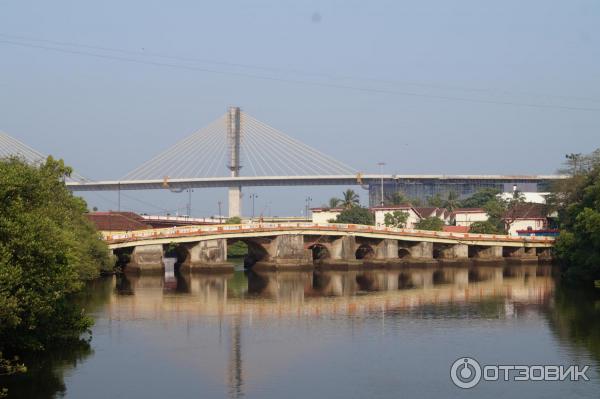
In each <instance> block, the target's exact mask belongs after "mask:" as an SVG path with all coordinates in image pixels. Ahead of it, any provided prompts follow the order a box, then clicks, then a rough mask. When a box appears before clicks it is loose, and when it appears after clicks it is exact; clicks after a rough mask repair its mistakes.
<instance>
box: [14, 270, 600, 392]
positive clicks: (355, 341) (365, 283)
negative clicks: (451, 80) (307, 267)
mask: <svg viewBox="0 0 600 399" xmlns="http://www.w3.org/2000/svg"><path fill="white" fill-rule="evenodd" d="M81 301H82V302H83V303H84V305H85V307H86V309H87V311H88V312H89V313H90V314H91V315H92V316H93V318H94V319H95V325H94V327H93V329H92V332H91V336H90V337H89V338H90V339H89V342H82V343H81V344H80V345H78V346H75V347H69V348H63V349H61V350H55V351H52V352H51V353H49V354H47V355H44V356H43V357H41V358H38V359H29V368H30V372H29V373H27V374H24V375H21V376H18V377H16V378H14V377H13V378H11V379H10V380H9V381H7V382H3V384H4V385H6V386H8V387H9V389H10V391H9V392H10V397H25V398H51V397H66V398H113V399H114V398H242V397H244V398H277V399H280V398H328V399H333V398H344V399H347V398H399V397H425V398H454V397H473V398H474V397H478V398H479V397H497V398H502V397H506V398H513V397H540V398H541V397H544V398H565V397H568V398H584V397H589V398H592V397H593V398H597V397H598V395H599V392H600V378H599V377H600V375H599V371H600V296H599V295H597V293H595V292H583V291H581V290H570V289H568V288H565V287H563V286H562V285H561V284H560V283H559V282H558V281H557V278H556V273H555V272H554V271H553V269H552V268H551V267H550V266H543V265H517V266H510V267H508V266H502V265H489V266H480V267H473V266H471V267H460V266H456V267H444V268H438V269H436V268H427V267H416V266H415V267H404V268H402V269H400V270H376V269H373V270H368V271H314V272H291V271H290V272H260V273H253V272H245V271H243V270H241V268H240V267H237V268H236V271H235V272H234V273H229V274H194V275H179V274H177V273H166V274H165V275H164V276H141V277H138V276H112V277H108V278H102V279H100V280H97V281H94V282H92V283H90V284H89V286H88V289H87V290H86V292H85V295H84V296H83V298H81ZM464 356H469V357H471V358H473V359H476V360H477V361H478V362H479V363H481V364H482V365H494V364H500V365H537V364H540V365H571V364H574V365H580V366H583V365H589V366H590V368H589V370H588V371H587V376H588V377H589V378H590V381H587V382H582V381H578V382H571V381H568V382H558V381H553V382H515V381H509V382H504V381H481V382H480V383H479V384H478V385H477V386H476V387H474V388H471V389H461V388H458V387H456V386H455V385H453V383H452V381H451V379H450V367H451V365H452V363H453V362H454V361H455V360H456V359H458V358H460V357H464Z"/></svg>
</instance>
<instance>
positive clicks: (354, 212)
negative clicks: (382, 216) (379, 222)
mask: <svg viewBox="0 0 600 399" xmlns="http://www.w3.org/2000/svg"><path fill="white" fill-rule="evenodd" d="M335 223H350V224H366V225H374V224H375V216H373V214H372V213H371V211H369V210H368V209H367V208H363V207H360V206H354V207H352V208H349V209H345V210H343V211H342V212H341V213H340V214H339V215H337V217H336V218H335Z"/></svg>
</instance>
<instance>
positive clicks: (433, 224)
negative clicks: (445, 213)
mask: <svg viewBox="0 0 600 399" xmlns="http://www.w3.org/2000/svg"><path fill="white" fill-rule="evenodd" d="M415 229H419V230H432V231H442V230H443V229H444V221H443V220H442V219H440V218H438V217H435V216H429V217H427V218H425V219H421V220H419V221H418V222H417V223H416V224H415Z"/></svg>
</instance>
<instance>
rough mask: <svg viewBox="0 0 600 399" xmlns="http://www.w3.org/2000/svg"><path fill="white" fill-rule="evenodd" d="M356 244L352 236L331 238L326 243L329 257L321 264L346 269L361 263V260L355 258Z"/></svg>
mask: <svg viewBox="0 0 600 399" xmlns="http://www.w3.org/2000/svg"><path fill="white" fill-rule="evenodd" d="M357 246H358V244H356V238H355V237H354V236H342V237H339V238H336V239H334V240H332V241H331V242H330V243H329V244H328V245H327V249H328V250H329V258H328V259H325V260H324V261H323V265H324V266H325V267H332V268H336V269H337V268H345V269H347V268H353V267H356V266H358V265H362V261H360V260H357V259H356V249H357Z"/></svg>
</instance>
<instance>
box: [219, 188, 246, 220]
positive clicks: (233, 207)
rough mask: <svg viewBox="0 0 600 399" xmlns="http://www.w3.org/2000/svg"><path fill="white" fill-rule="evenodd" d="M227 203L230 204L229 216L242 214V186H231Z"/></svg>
mask: <svg viewBox="0 0 600 399" xmlns="http://www.w3.org/2000/svg"><path fill="white" fill-rule="evenodd" d="M227 205H228V206H229V212H228V215H227V216H228V217H234V216H238V217H241V216H242V188H241V187H240V186H235V187H229V191H228V198H227ZM219 216H221V215H219Z"/></svg>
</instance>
